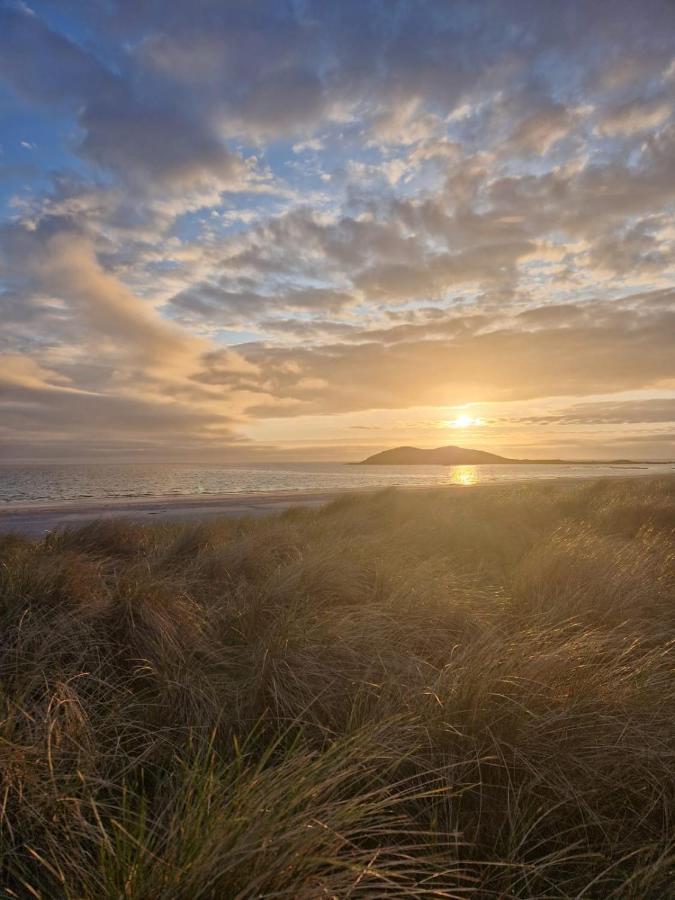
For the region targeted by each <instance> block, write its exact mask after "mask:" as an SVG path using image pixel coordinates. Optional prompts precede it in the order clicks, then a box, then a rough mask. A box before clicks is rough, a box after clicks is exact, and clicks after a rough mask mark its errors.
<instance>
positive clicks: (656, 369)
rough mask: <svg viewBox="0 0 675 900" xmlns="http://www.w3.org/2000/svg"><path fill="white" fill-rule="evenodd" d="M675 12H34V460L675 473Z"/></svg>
mask: <svg viewBox="0 0 675 900" xmlns="http://www.w3.org/2000/svg"><path fill="white" fill-rule="evenodd" d="M674 109H675V3H673V2H672V0H641V2H640V3H636V2H634V0H602V2H586V0H584V2H575V0H547V2H545V3H542V2H541V0H490V2H488V0H466V2H461V0H459V2H452V0H438V2H436V0H380V2H373V0H340V2H328V0H269V2H266V0H190V2H189V3H187V2H184V0H162V2H159V0H51V2H50V0H44V2H41V0H0V457H2V458H4V459H5V460H25V461H29V460H44V461H57V460H58V461H80V460H130V461H133V460H178V459H187V460H204V461H216V460H223V461H249V460H262V461H264V460H292V459H295V460H309V459H313V460H347V459H358V458H360V457H361V456H363V455H366V454H368V453H372V452H375V451H377V450H381V449H384V448H386V447H390V446H396V445H399V444H406V445H417V446H423V447H432V446H440V445H445V444H459V445H462V446H469V447H478V448H482V449H488V450H491V451H493V452H501V453H504V454H506V455H520V456H526V457H530V458H547V457H552V456H555V457H563V458H598V459H614V458H626V457H629V458H641V459H672V458H675V216H674V205H675V117H674V114H673V111H674Z"/></svg>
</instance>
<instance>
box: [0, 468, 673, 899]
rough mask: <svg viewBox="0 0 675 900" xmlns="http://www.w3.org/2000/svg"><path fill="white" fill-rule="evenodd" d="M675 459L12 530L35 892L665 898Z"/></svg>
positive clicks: (3, 712) (9, 666)
mask: <svg viewBox="0 0 675 900" xmlns="http://www.w3.org/2000/svg"><path fill="white" fill-rule="evenodd" d="M674 521H675V480H672V479H671V480H668V479H667V478H662V479H654V480H651V479H638V478H635V479H632V480H626V481H623V480H622V481H613V480H605V481H598V482H594V483H587V484H576V485H575V484H565V485H543V484H542V485H526V486H522V485H520V486H507V487H495V488H478V489H469V490H461V489H457V490H455V491H437V492H428V493H426V492H425V493H406V492H395V491H386V492H383V493H379V494H375V495H361V496H349V497H344V498H342V499H340V500H338V501H336V502H334V503H332V504H330V505H329V506H327V507H325V508H323V509H321V510H319V511H306V510H291V511H290V512H287V513H285V514H284V515H282V516H280V517H277V518H268V519H258V520H224V521H222V522H218V523H217V524H209V525H208V526H206V525H202V526H190V527H185V526H180V527H179V526H171V525H157V526H154V527H140V526H132V525H129V524H105V523H100V524H95V525H89V526H87V527H84V528H82V529H80V530H78V531H70V532H62V533H57V534H53V535H51V536H49V537H48V538H47V539H46V540H44V541H42V542H40V543H31V542H28V541H26V540H23V539H20V538H13V537H9V538H4V539H3V540H2V542H1V543H0V641H1V644H0V665H1V680H0V701H1V702H0V720H1V723H0V776H1V779H2V783H1V785H0V872H1V875H0V879H1V880H2V892H3V893H2V896H7V897H20V898H24V897H27V898H28V897H33V898H69V900H75V898H96V900H100V898H115V900H116V898H133V900H141V898H142V900H146V898H147V900H176V898H179V900H180V898H185V900H196V898H254V897H283V898H300V900H313V898H332V897H335V898H357V897H373V898H377V897H417V896H419V897H458V898H464V897H472V896H474V897H479V898H483V897H501V898H508V897H527V898H544V897H546V898H549V897H550V898H556V897H585V898H590V897H596V898H610V897H620V898H636V900H638V898H639V900H643V898H662V897H665V896H667V895H668V894H669V891H670V890H671V888H672V870H673V862H674V861H675V856H674V853H675V841H674V838H673V803H674V800H675V797H674V794H675V783H674V782H675V779H674V774H675V756H674V751H675V728H674V727H673V723H674V721H675V680H674V679H673V670H672V655H671V650H672V645H671V639H672V637H673V634H674V626H675V611H674V604H673V596H674V587H675V577H674V572H673V525H674Z"/></svg>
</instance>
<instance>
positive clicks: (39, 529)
mask: <svg viewBox="0 0 675 900" xmlns="http://www.w3.org/2000/svg"><path fill="white" fill-rule="evenodd" d="M600 477H602V476H600ZM605 477H611V476H605ZM615 477H623V478H645V477H647V478H651V477H656V478H658V477H660V476H659V475H657V474H654V475H648V476H644V475H637V473H631V472H626V473H624V474H623V475H622V476H615ZM595 480H596V478H594V477H593V476H590V475H589V476H585V477H581V478H580V477H577V476H567V477H565V476H562V477H558V478H537V479H528V480H521V479H513V480H512V481H500V482H484V483H477V484H472V485H462V484H443V485H428V484H425V485H395V486H392V487H393V489H394V490H397V491H406V492H407V491H411V492H419V491H433V492H436V491H450V490H452V491H455V490H461V489H466V488H472V489H476V488H479V489H485V488H499V487H502V488H506V487H513V486H514V485H516V484H519V485H532V484H538V485H552V484H558V485H565V486H568V487H569V486H571V485H573V484H580V483H585V482H588V481H595ZM386 489H387V488H386V487H383V486H382V485H377V486H373V487H361V488H353V487H351V488H336V489H335V490H330V491H328V490H326V491H255V492H253V491H252V492H246V493H236V494H235V493H232V494H180V495H173V494H170V495H166V494H165V495H161V496H155V497H110V498H107V499H100V498H91V499H89V498H87V499H82V498H79V499H75V500H48V501H44V500H17V501H14V502H11V503H7V504H6V505H4V506H0V535H5V534H17V535H21V536H23V537H29V538H40V537H44V536H45V535H46V534H47V533H49V532H50V531H53V530H54V529H57V528H77V527H79V526H81V525H85V524H87V523H88V522H91V521H94V520H97V519H104V520H115V519H125V520H127V521H132V522H136V523H138V524H151V523H153V522H175V523H178V524H181V523H187V522H202V521H209V520H212V519H217V518H243V517H246V516H256V517H257V516H264V515H271V514H274V513H281V512H285V511H286V510H288V509H291V508H293V507H298V508H309V509H311V508H316V507H319V506H322V505H324V504H326V503H329V502H330V501H331V500H334V499H336V498H337V497H340V496H342V495H345V494H368V493H376V492H378V491H382V490H386Z"/></svg>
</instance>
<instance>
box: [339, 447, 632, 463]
mask: <svg viewBox="0 0 675 900" xmlns="http://www.w3.org/2000/svg"><path fill="white" fill-rule="evenodd" d="M535 464H536V465H549V466H550V465H560V466H565V465H567V466H569V465H594V464H595V465H605V466H607V465H615V466H616V465H631V464H633V460H630V459H603V460H599V459H510V458H509V457H508V456H499V455H498V454H496V453H488V452H487V451H486V450H471V449H469V448H466V447H453V446H449V447H435V448H433V449H423V448H420V447H393V448H392V449H391V450H383V451H382V452H381V453H375V454H373V456H369V457H368V458H367V459H363V460H361V461H360V462H357V463H353V464H352V465H356V466H480V465H535Z"/></svg>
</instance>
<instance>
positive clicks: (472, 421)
mask: <svg viewBox="0 0 675 900" xmlns="http://www.w3.org/2000/svg"><path fill="white" fill-rule="evenodd" d="M447 424H448V426H449V427H450V428H471V427H476V426H477V425H482V424H483V420H482V419H478V418H474V416H467V415H466V414H462V415H461V416H457V418H456V419H452V421H450V422H448V423H447Z"/></svg>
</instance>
